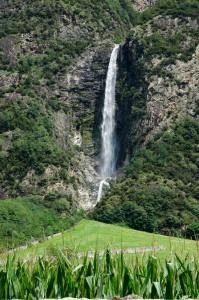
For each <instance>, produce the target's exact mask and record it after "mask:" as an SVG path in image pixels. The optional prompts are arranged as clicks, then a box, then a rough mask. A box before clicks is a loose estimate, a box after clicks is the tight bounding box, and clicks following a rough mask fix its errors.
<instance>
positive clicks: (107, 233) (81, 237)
mask: <svg viewBox="0 0 199 300" xmlns="http://www.w3.org/2000/svg"><path fill="white" fill-rule="evenodd" d="M108 244H109V245H110V247H111V248H112V249H121V248H122V249H126V248H139V247H147V246H148V247H150V246H166V250H165V251H160V252H156V253H155V256H156V257H159V258H170V257H172V256H173V254H174V253H177V254H178V255H179V256H180V257H185V256H186V255H187V254H191V255H197V254H198V251H199V249H198V242H197V241H191V240H187V239H180V238H176V237H168V236H163V235H159V234H151V233H147V232H143V231H137V230H133V229H129V228H126V227H122V226H117V225H111V224H105V223H100V222H97V221H91V220H83V221H82V222H80V223H79V224H78V225H77V226H76V227H74V228H72V229H70V230H68V231H66V232H64V233H62V234H61V235H60V236H57V237H54V238H52V239H50V240H46V241H45V242H43V243H41V244H38V245H36V246H32V247H30V248H28V249H26V250H23V251H20V252H19V253H18V255H19V256H35V255H45V254H48V253H49V250H50V249H52V248H58V249H60V250H64V249H68V248H69V249H71V250H72V251H91V250H103V249H105V248H106V247H107V245H108Z"/></svg>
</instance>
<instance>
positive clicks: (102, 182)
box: [96, 179, 109, 204]
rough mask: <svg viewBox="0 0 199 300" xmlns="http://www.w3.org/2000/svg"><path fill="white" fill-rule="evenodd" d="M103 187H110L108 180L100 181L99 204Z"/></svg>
mask: <svg viewBox="0 0 199 300" xmlns="http://www.w3.org/2000/svg"><path fill="white" fill-rule="evenodd" d="M103 185H106V186H109V183H108V182H106V179H103V180H101V181H100V184H99V190H98V194H97V203H98V202H99V201H100V199H101V197H102V192H103ZM97 203H96V204H97Z"/></svg>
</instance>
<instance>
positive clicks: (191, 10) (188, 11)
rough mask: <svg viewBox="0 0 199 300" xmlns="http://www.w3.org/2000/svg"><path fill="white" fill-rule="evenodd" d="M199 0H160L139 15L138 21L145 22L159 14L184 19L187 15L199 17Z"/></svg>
mask: <svg viewBox="0 0 199 300" xmlns="http://www.w3.org/2000/svg"><path fill="white" fill-rule="evenodd" d="M198 11H199V3H198V0H183V1H181V0H158V1H157V2H156V5H154V6H153V7H151V8H148V9H146V10H145V11H144V12H143V13H141V14H139V15H138V18H137V22H138V23H139V24H144V23H146V22H147V21H149V20H151V19H152V18H154V17H155V16H158V15H163V16H165V15H171V16H173V17H178V18H181V19H184V18H185V17H191V18H199V13H198Z"/></svg>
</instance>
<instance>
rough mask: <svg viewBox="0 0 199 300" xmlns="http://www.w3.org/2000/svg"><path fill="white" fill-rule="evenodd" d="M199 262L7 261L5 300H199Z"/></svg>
mask: <svg viewBox="0 0 199 300" xmlns="http://www.w3.org/2000/svg"><path fill="white" fill-rule="evenodd" d="M198 267H199V262H198V259H197V258H191V257H188V256H187V257H186V258H184V259H183V260H182V259H180V258H179V257H178V256H177V255H175V256H174V257H173V258H172V259H171V260H170V261H165V262H164V263H161V262H160V261H159V260H158V259H157V258H155V257H154V256H148V258H147V259H146V260H145V261H144V260H141V259H139V258H138V257H134V258H132V260H131V263H130V262H129V260H128V262H127V260H126V258H125V257H124V254H123V253H120V254H115V255H113V254H111V251H110V250H109V249H107V250H106V251H105V252H104V255H103V256H101V257H100V256H99V255H98V253H97V252H95V255H94V258H93V259H89V258H88V255H86V256H85V257H84V258H82V259H81V260H78V259H77V257H75V255H73V254H71V253H70V254H67V255H65V254H63V253H58V254H56V256H54V257H50V258H49V257H48V258H45V257H42V256H40V257H38V258H37V259H36V260H35V261H33V260H32V261H31V260H26V261H24V260H22V259H20V260H18V259H16V257H15V256H8V257H7V261H6V263H5V264H4V265H3V266H2V267H1V269H0V299H12V298H20V299H41V298H60V297H77V298H78V297H86V298H112V297H114V296H122V297H123V296H126V295H129V294H136V295H139V296H141V297H143V298H156V299H158V298H159V299H160V298H161V299H179V298H182V297H190V298H199V268H198Z"/></svg>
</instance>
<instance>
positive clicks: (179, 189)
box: [92, 0, 199, 238]
mask: <svg viewBox="0 0 199 300" xmlns="http://www.w3.org/2000/svg"><path fill="white" fill-rule="evenodd" d="M198 8H199V4H198V1H183V2H181V1H177V0H176V1H172V2H171V1H164V2H163V1H159V2H157V4H156V5H155V6H154V7H152V8H149V9H148V10H146V11H144V12H143V13H142V14H140V18H139V20H138V24H139V25H138V26H136V27H134V28H133V30H132V31H131V33H130V34H129V37H128V40H127V42H126V43H125V44H124V45H123V47H122V50H121V53H122V54H121V57H120V72H119V73H120V74H119V79H118V81H119V83H118V106H119V108H120V111H121V110H122V109H123V111H124V113H123V117H118V123H119V125H118V127H117V129H118V133H119V134H118V135H120V132H123V133H124V132H125V138H124V137H123V135H122V146H121V162H120V164H122V163H124V161H125V160H126V162H127V161H128V159H129V158H130V160H131V162H130V165H129V166H127V167H126V169H127V170H126V172H125V173H124V176H122V177H119V178H118V179H117V181H116V183H115V184H114V183H113V184H112V187H111V189H110V190H109V191H108V192H107V194H106V195H105V196H104V197H103V198H102V201H101V202H100V203H99V204H98V205H97V207H96V209H95V210H94V213H93V215H92V216H93V217H94V218H95V219H96V220H100V221H104V222H111V223H114V222H116V223H118V222H125V223H127V224H128V225H129V226H130V227H132V228H135V229H141V230H147V231H151V232H152V231H160V232H162V233H166V234H182V235H189V236H192V237H193V238H194V235H195V234H197V233H199V211H198V207H199V202H198V201H199V199H198V183H199V177H198V173H199V172H198V167H199V165H198V158H199V156H198V155H199V149H198V136H199V131H198V130H199V118H198V112H199V111H198V104H199V93H198V85H199V76H198V66H199V52H198V50H199V48H198V47H199V46H198V44H199V13H198V12H199V10H198ZM118 115H119V114H118ZM124 116H125V117H124ZM124 143H125V146H124Z"/></svg>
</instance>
